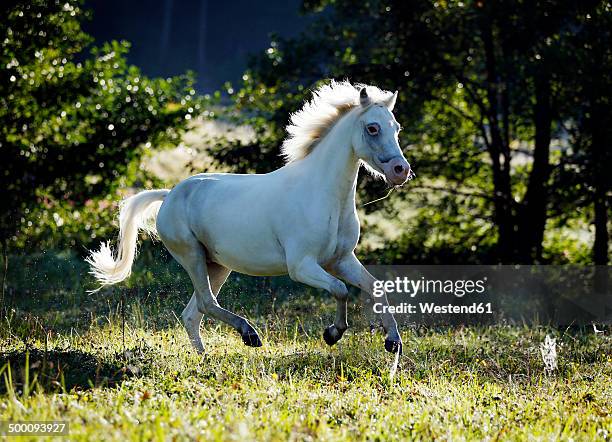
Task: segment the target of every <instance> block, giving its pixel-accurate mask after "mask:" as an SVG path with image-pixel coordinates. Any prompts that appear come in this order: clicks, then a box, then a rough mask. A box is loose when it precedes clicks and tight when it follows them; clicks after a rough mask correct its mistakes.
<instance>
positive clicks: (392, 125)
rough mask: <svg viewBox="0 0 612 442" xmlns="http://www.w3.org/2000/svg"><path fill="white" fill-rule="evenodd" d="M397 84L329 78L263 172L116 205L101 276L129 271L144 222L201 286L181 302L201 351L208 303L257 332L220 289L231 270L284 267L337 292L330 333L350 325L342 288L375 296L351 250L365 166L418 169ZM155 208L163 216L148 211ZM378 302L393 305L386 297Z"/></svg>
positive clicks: (249, 336) (98, 260) (390, 341)
mask: <svg viewBox="0 0 612 442" xmlns="http://www.w3.org/2000/svg"><path fill="white" fill-rule="evenodd" d="M396 99H397V92H395V93H391V92H387V91H382V90H380V89H378V88H376V87H373V86H358V87H355V86H353V85H351V84H350V83H348V82H331V84H329V85H326V86H322V87H320V88H319V89H317V90H316V91H314V93H313V98H312V100H311V101H309V102H306V103H305V104H304V106H303V108H302V109H301V110H300V111H299V112H297V113H295V114H293V115H292V116H291V125H290V126H289V127H288V128H287V131H288V133H289V136H288V138H287V139H286V140H285V142H284V143H283V146H282V153H283V155H284V157H285V158H286V160H287V161H286V165H285V166H283V167H281V168H280V169H278V170H275V171H273V172H271V173H267V174H263V175H261V174H251V175H238V174H221V173H204V174H199V175H195V176H192V177H190V178H188V179H186V180H184V181H182V182H181V183H179V184H178V185H177V186H176V187H175V188H174V189H172V190H147V191H143V192H141V193H138V194H137V195H134V196H132V197H130V198H127V199H126V200H125V201H124V202H123V205H122V208H121V210H120V215H119V220H120V232H119V245H118V251H117V254H116V257H115V256H114V254H113V252H112V250H111V248H110V245H109V244H108V243H105V244H103V245H102V246H101V248H100V250H99V251H96V252H92V253H91V256H90V257H89V258H88V259H87V261H88V263H89V264H90V265H91V268H92V273H93V274H94V275H95V276H96V278H97V279H98V281H99V282H100V283H101V284H102V285H109V284H115V283H117V282H120V281H123V280H124V279H126V278H127V277H128V276H129V275H130V271H131V267H132V262H133V260H134V257H135V254H136V241H137V239H138V230H139V229H144V230H147V231H149V232H150V233H153V234H155V233H157V234H158V235H159V237H160V238H161V240H162V242H163V243H164V245H165V246H166V248H167V249H168V250H169V251H170V253H171V254H172V256H173V257H174V258H175V259H176V260H177V261H178V262H179V263H180V264H181V265H182V266H183V267H184V268H185V270H187V273H189V277H190V278H191V281H192V282H193V287H194V293H193V296H192V297H191V300H190V301H189V303H188V304H187V306H186V307H185V310H184V311H183V313H182V319H183V321H184V324H185V327H186V329H187V333H188V334H189V338H190V339H191V342H192V343H193V345H194V347H195V348H196V349H197V350H198V351H199V352H202V351H203V350H204V347H203V345H202V340H201V337H200V322H201V319H202V316H203V314H204V313H207V314H209V315H210V316H212V317H213V318H216V319H218V320H221V321H223V322H225V323H227V324H229V325H231V326H232V327H234V328H235V329H236V330H237V331H238V332H239V333H240V335H241V336H242V340H243V341H244V343H245V344H246V345H249V346H254V347H259V346H261V340H260V339H259V336H258V335H257V332H256V331H255V329H254V328H253V327H252V326H251V324H249V322H248V321H247V320H246V319H245V318H243V317H241V316H238V315H236V314H234V313H232V312H230V311H228V310H226V309H224V308H223V307H221V306H220V305H219V303H218V302H217V294H218V293H219V290H220V288H221V286H222V285H223V283H224V282H225V280H226V279H227V277H228V275H229V274H230V272H231V271H232V270H234V271H237V272H241V273H246V274H249V275H256V276H264V275H283V274H289V276H290V277H291V278H292V279H293V280H294V281H299V282H302V283H304V284H308V285H310V286H312V287H316V288H320V289H325V290H327V291H328V292H329V293H331V294H332V295H333V296H334V298H335V299H336V302H337V312H336V317H335V320H334V323H333V324H332V325H330V326H329V327H327V328H326V329H325V331H324V333H323V337H324V339H325V342H327V344H329V345H333V344H335V343H336V342H337V341H338V340H339V339H340V338H341V337H342V334H343V333H344V332H345V330H346V329H347V327H348V323H347V317H346V315H347V294H348V291H347V288H346V286H345V285H344V283H343V282H341V281H340V279H343V280H345V281H346V282H348V283H349V284H352V285H354V286H357V287H359V288H361V289H362V290H365V291H367V292H369V293H370V296H372V290H373V284H374V277H373V276H372V275H370V273H369V272H368V271H367V270H366V269H365V268H364V266H363V265H362V264H361V263H360V262H359V260H358V259H357V258H356V257H355V254H354V250H355V247H356V245H357V241H358V240H359V219H358V217H357V211H356V207H355V189H356V186H357V172H358V170H359V167H360V166H361V165H363V166H365V167H366V168H367V169H368V170H369V171H370V172H371V173H373V174H374V175H377V176H380V177H382V178H384V179H386V180H387V182H389V183H391V184H392V185H396V186H397V185H402V184H404V183H405V182H406V180H407V179H409V178H410V177H411V174H412V172H411V170H410V165H409V164H408V162H407V161H406V159H405V158H404V155H403V154H402V151H401V149H400V146H399V143H398V132H399V130H400V125H399V124H398V123H397V121H396V120H395V118H394V117H393V114H392V110H393V107H394V105H395V101H396ZM155 218H156V219H157V222H156V227H154V226H153V223H152V222H151V221H152V220H155ZM376 302H382V303H383V306H384V305H385V304H386V305H388V304H387V300H386V297H385V296H383V297H382V298H376ZM381 319H382V325H383V327H384V329H385V331H386V333H387V335H386V338H385V348H386V349H387V350H388V351H390V352H398V351H401V345H402V341H401V338H400V335H399V332H398V329H397V323H396V321H395V318H394V317H393V315H392V314H390V313H388V312H387V313H383V314H382V315H381Z"/></svg>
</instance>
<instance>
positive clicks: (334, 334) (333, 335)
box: [323, 324, 344, 345]
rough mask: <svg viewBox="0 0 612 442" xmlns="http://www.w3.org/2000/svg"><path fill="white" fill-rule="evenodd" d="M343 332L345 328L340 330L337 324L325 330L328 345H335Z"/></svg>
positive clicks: (324, 337) (324, 334)
mask: <svg viewBox="0 0 612 442" xmlns="http://www.w3.org/2000/svg"><path fill="white" fill-rule="evenodd" d="M343 334H344V330H342V331H340V330H339V329H337V328H336V326H335V325H333V324H332V325H330V326H329V327H327V328H326V329H325V331H324V332H323V339H325V343H326V344H327V345H334V344H335V343H336V342H338V341H339V340H340V338H341V337H342V335H343Z"/></svg>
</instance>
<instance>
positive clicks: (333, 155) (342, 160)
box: [304, 114, 359, 206]
mask: <svg viewBox="0 0 612 442" xmlns="http://www.w3.org/2000/svg"><path fill="white" fill-rule="evenodd" d="M352 131H353V118H352V115H350V114H349V115H347V116H345V117H343V118H342V119H341V120H340V121H338V122H337V123H336V124H335V125H334V127H333V128H332V129H331V130H330V131H329V133H328V134H327V135H326V136H325V137H324V138H323V139H322V140H321V141H320V142H319V144H318V145H317V146H316V147H315V148H314V150H313V151H312V152H311V153H310V155H308V156H307V157H306V158H305V159H304V163H305V164H304V166H305V167H308V168H309V170H308V179H309V181H310V183H311V185H312V186H313V187H314V189H313V190H315V191H318V194H319V195H320V197H321V198H330V199H332V200H333V202H335V200H337V202H338V204H339V205H342V206H344V205H345V203H346V202H347V200H348V201H350V202H352V204H353V206H354V201H355V190H356V187H357V173H358V171H359V160H358V158H357V157H356V156H355V154H354V152H353V149H352V146H351V138H352Z"/></svg>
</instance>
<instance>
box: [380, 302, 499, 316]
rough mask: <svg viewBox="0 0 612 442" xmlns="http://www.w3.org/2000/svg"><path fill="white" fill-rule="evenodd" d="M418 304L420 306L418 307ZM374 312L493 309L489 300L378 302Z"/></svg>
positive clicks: (447, 312) (478, 311) (483, 311)
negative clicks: (442, 302) (446, 302)
mask: <svg viewBox="0 0 612 442" xmlns="http://www.w3.org/2000/svg"><path fill="white" fill-rule="evenodd" d="M417 305H418V308H417ZM373 308H374V313H391V314H415V313H425V314H432V313H433V314H441V315H453V314H466V313H468V314H479V315H482V314H492V313H493V309H492V307H491V303H490V302H487V303H484V302H474V303H472V304H468V305H452V304H446V305H437V304H434V303H433V302H419V303H418V304H416V305H415V304H409V303H407V302H402V303H401V304H398V305H383V304H382V303H380V302H377V303H375V304H374V306H373Z"/></svg>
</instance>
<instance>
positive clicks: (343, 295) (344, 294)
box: [329, 279, 348, 301]
mask: <svg viewBox="0 0 612 442" xmlns="http://www.w3.org/2000/svg"><path fill="white" fill-rule="evenodd" d="M329 291H330V293H331V294H332V295H333V296H334V298H336V299H337V300H338V301H346V300H347V299H348V289H347V288H346V285H345V284H344V283H343V282H342V281H340V280H338V279H335V280H334V281H333V282H332V284H331V287H330V288H329Z"/></svg>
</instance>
